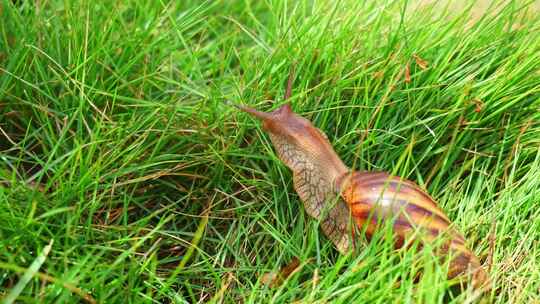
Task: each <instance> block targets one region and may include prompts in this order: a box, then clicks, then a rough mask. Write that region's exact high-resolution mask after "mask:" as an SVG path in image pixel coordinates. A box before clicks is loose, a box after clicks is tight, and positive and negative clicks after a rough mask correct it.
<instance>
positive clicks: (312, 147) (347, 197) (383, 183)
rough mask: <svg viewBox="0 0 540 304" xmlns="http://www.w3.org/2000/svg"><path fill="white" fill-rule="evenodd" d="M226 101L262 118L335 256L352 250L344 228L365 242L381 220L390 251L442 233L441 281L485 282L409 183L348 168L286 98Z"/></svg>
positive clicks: (475, 262)
mask: <svg viewBox="0 0 540 304" xmlns="http://www.w3.org/2000/svg"><path fill="white" fill-rule="evenodd" d="M233 106H235V107H237V108H238V109H240V110H242V111H244V112H247V113H249V114H251V115H252V116H254V117H256V118H258V119H260V120H261V121H262V126H263V129H264V130H265V131H266V132H267V133H268V134H269V136H270V139H271V141H272V144H273V145H274V148H275V150H276V151H277V154H278V156H279V158H280V159H281V160H282V161H283V162H284V163H285V165H286V166H287V167H289V168H290V169H291V170H292V172H293V184H294V189H295V190H296V192H297V193H298V195H299V197H300V199H301V201H302V202H303V204H304V208H305V210H306V212H307V213H308V214H309V215H310V216H312V217H314V218H316V219H318V220H320V223H321V228H322V230H323V232H324V234H325V235H326V236H327V237H328V238H329V239H330V240H331V241H332V243H333V244H334V245H335V247H336V249H337V250H338V251H339V252H340V253H342V254H346V253H348V252H349V251H350V250H351V249H352V246H353V245H354V244H353V241H354V235H353V233H351V232H354V231H355V230H357V231H361V232H362V233H363V234H364V236H365V238H366V239H367V240H370V239H371V237H372V236H373V235H374V234H375V233H376V231H377V229H381V227H382V226H383V225H384V224H386V225H389V227H390V229H391V231H392V232H393V233H392V234H393V236H394V238H393V240H394V243H395V248H401V247H403V246H405V244H408V242H409V241H410V240H411V239H415V238H416V239H420V240H419V242H418V243H419V244H420V246H418V247H422V244H425V243H426V242H431V243H432V244H434V243H435V242H436V240H439V239H441V238H443V236H444V239H443V241H442V242H440V249H439V250H437V251H436V252H437V255H438V256H441V257H448V259H449V268H448V278H449V279H452V278H456V277H457V278H466V277H470V278H472V284H473V286H474V287H475V288H480V287H482V288H485V286H487V284H488V282H489V279H488V275H487V273H486V272H485V271H484V269H483V268H482V266H481V264H480V261H479V259H478V258H477V257H476V256H475V254H474V253H473V252H472V251H471V250H470V249H468V248H467V246H466V245H465V240H464V238H463V236H462V235H461V234H460V233H459V232H458V231H457V230H456V229H455V228H454V227H453V226H452V225H451V221H450V220H449V218H448V217H447V216H446V214H445V213H444V212H443V211H442V210H441V208H439V207H438V206H437V204H436V202H435V201H434V199H433V198H432V197H431V196H430V195H429V194H427V193H426V192H425V191H423V190H422V189H421V188H420V187H419V186H418V185H417V184H416V183H414V182H412V181H408V180H405V179H402V178H400V177H397V176H392V175H390V174H388V173H385V172H358V171H351V170H350V169H349V168H348V167H347V166H346V165H345V164H344V163H343V161H342V160H341V159H340V158H339V156H338V155H337V153H336V152H335V151H334V149H333V148H332V145H331V144H330V141H329V140H328V138H327V136H326V135H325V134H324V133H323V132H322V131H321V130H319V129H318V128H316V127H315V126H313V124H312V123H311V122H310V121H309V120H307V119H306V118H303V117H301V116H299V115H297V114H295V113H294V112H293V111H292V110H291V107H290V105H289V104H288V103H286V104H284V105H283V106H281V107H280V108H278V109H277V110H275V111H273V112H269V113H266V112H260V111H257V110H255V109H253V108H250V107H247V106H243V105H235V104H233ZM336 198H337V199H336ZM389 221H390V222H389ZM351 223H354V224H355V225H351ZM351 226H352V227H354V228H355V229H351ZM437 244H439V243H437Z"/></svg>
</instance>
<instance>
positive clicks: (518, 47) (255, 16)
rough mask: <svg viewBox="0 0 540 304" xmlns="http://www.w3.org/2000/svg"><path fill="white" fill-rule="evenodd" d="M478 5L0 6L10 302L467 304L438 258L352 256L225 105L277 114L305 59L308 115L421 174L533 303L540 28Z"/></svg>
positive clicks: (348, 141) (538, 215)
mask: <svg viewBox="0 0 540 304" xmlns="http://www.w3.org/2000/svg"><path fill="white" fill-rule="evenodd" d="M469 4H470V5H468V6H467V7H466V8H465V6H464V8H460V9H458V10H455V9H452V8H450V7H445V6H442V5H440V4H437V5H420V4H417V3H412V2H407V1H390V0H388V1H372V2H370V1H368V2H366V3H364V1H349V0H344V1H338V2H334V1H327V2H325V1H323V2H320V3H319V2H317V3H313V2H311V1H215V2H214V1H212V2H210V1H209V2H200V1H181V2H180V3H172V2H171V3H165V2H159V3H156V2H151V1H135V0H129V1H121V2H117V3H116V2H114V1H94V2H90V1H64V2H62V1H40V2H36V3H31V2H25V1H21V2H15V3H13V2H11V1H2V2H0V106H1V107H0V127H1V135H0V149H1V152H0V159H1V162H0V223H2V224H1V226H0V248H2V250H0V295H1V296H2V297H4V296H6V295H8V294H10V293H12V292H13V288H14V287H15V286H18V287H17V295H18V298H17V299H18V300H20V301H21V302H47V303H51V302H58V303H61V302H74V301H82V300H84V299H86V300H88V301H92V300H95V301H97V302H108V303H125V302H137V303H138V302H174V303H184V302H206V301H214V302H225V303H234V302H247V303H260V302H278V303H289V302H293V301H303V302H320V303H323V302H335V303H343V302H355V303H356V302H358V303H360V302H380V303H387V302H396V301H399V302H424V303H441V302H452V303H461V302H464V301H470V300H474V299H475V297H476V295H475V294H474V292H473V291H471V290H469V291H466V292H463V293H460V294H450V293H449V292H448V290H449V286H448V282H446V280H445V278H444V270H443V269H441V267H442V266H440V265H436V263H435V264H434V263H432V262H433V257H430V256H429V255H427V254H426V255H425V256H424V257H423V258H422V259H421V261H422V262H425V263H424V265H432V268H431V269H432V270H431V271H425V272H426V273H427V274H426V275H425V276H423V277H422V279H421V280H420V282H418V283H414V272H415V271H416V270H415V269H416V267H417V264H418V260H417V258H413V257H412V253H407V252H395V251H393V250H392V248H391V244H390V243H388V242H385V241H381V242H373V243H370V244H368V245H366V247H365V249H364V250H363V251H362V252H361V254H360V255H359V256H355V257H343V256H339V255H338V254H337V252H336V251H335V250H334V249H333V247H332V246H331V244H330V243H329V242H328V241H327V240H326V238H325V237H324V236H323V235H322V233H321V231H320V229H319V228H318V223H317V222H316V221H314V220H312V219H310V218H308V217H307V215H306V214H305V213H304V212H303V210H302V207H301V205H300V202H299V199H298V197H297V195H296V194H295V193H294V191H293V190H292V179H291V174H290V172H289V171H288V170H287V169H286V168H285V167H284V165H283V164H281V163H280V162H279V161H278V159H277V157H276V155H275V154H274V152H273V150H272V148H271V145H270V143H269V140H268V138H267V137H266V136H265V135H264V134H263V133H262V131H261V129H260V128H259V126H258V124H257V123H256V122H254V121H253V120H251V119H250V118H248V117H247V116H246V115H243V114H238V113H236V112H235V110H234V109H232V108H229V107H227V106H226V105H225V104H224V103H223V101H224V100H235V101H239V102H243V103H246V104H250V105H252V106H254V107H257V108H259V109H261V110H268V109H270V108H273V107H275V105H274V104H272V103H271V102H269V100H270V99H273V100H275V103H277V104H279V103H280V102H281V99H280V98H279V96H283V93H284V90H285V86H286V82H287V77H288V75H289V70H290V69H291V67H292V66H294V67H295V69H296V73H295V75H296V76H295V78H294V82H293V87H294V90H293V94H292V97H291V102H292V105H293V108H294V110H295V111H296V112H298V113H301V114H302V115H303V116H305V117H307V118H309V119H311V120H312V121H313V122H314V124H315V125H316V126H318V127H319V128H321V129H322V130H323V131H324V132H326V133H327V134H328V136H329V138H330V141H331V142H332V143H333V144H334V146H335V148H336V151H337V152H338V154H339V155H341V156H342V157H343V159H344V161H345V162H346V163H347V164H348V165H350V166H353V164H354V167H355V168H356V169H358V170H386V171H393V172H395V173H396V174H399V175H401V176H404V177H407V178H409V179H412V180H415V181H417V182H418V183H419V184H421V185H423V186H425V187H426V188H427V189H428V191H429V192H430V193H431V194H432V195H433V196H434V197H435V198H436V199H437V200H438V202H439V203H440V205H441V207H442V208H443V209H444V210H445V211H446V212H447V214H448V215H449V217H450V218H451V219H452V220H453V221H454V222H455V223H456V226H457V227H458V228H459V229H460V230H461V231H462V232H463V233H464V235H465V236H466V238H467V240H468V245H469V246H470V247H472V248H474V251H475V253H476V254H477V255H478V256H480V257H481V259H482V261H484V263H485V264H486V265H488V267H489V269H490V275H491V278H492V280H493V282H494V287H495V288H494V290H493V291H492V292H491V293H490V294H488V295H487V296H486V297H487V299H491V300H492V301H493V302H495V303H508V302H515V303H519V302H521V303H530V302H534V301H539V300H540V298H539V296H538V295H539V289H540V271H539V269H540V251H539V250H538V248H539V247H538V245H539V243H538V242H539V241H540V211H539V209H538V208H537V205H538V203H539V199H540V152H539V147H540V125H539V122H540V111H539V109H540V102H539V91H540V74H539V68H540V35H538V29H539V26H540V22H539V21H540V19H539V17H538V16H539V15H538V14H535V13H534V7H532V6H531V5H527V4H523V3H521V2H518V1H505V2H500V3H494V4H493V5H492V6H491V7H490V8H488V9H487V11H485V12H482V13H480V14H479V13H478V12H477V11H475V7H474V6H473V5H472V2H470V3H469ZM473 16H474V17H473ZM52 240H54V242H52ZM51 242H52V244H53V245H52V247H51V248H50V252H49V251H47V253H48V254H47V255H46V257H45V256H44V257H43V259H44V260H43V261H40V262H42V264H40V265H41V266H40V268H39V270H37V272H34V270H35V269H32V272H33V273H34V275H33V278H31V279H30V280H28V281H25V282H26V283H25V285H24V286H23V287H24V288H23V289H20V287H21V285H20V284H19V285H17V283H18V282H20V278H21V277H22V276H23V274H24V273H25V272H27V270H28V269H29V267H30V265H32V264H33V262H34V261H35V260H36V258H37V257H38V256H40V254H41V253H42V252H43V251H44V248H45V247H46V246H47V245H48V244H50V243H51ZM295 257H297V258H298V259H299V263H300V265H301V268H299V270H298V271H297V272H295V273H294V274H293V275H292V276H291V277H290V278H289V279H288V280H287V281H286V282H285V283H284V284H283V285H281V286H279V287H275V288H270V287H268V286H265V285H264V284H263V280H262V277H263V274H264V273H266V272H269V271H276V270H278V269H280V268H281V267H282V266H284V265H287V264H288V263H289V262H290V261H291V260H292V259H293V258H295ZM34 265H35V263H34ZM426 267H427V266H426ZM398 283H399V284H398Z"/></svg>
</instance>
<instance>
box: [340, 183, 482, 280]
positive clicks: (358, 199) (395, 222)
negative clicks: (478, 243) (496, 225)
mask: <svg viewBox="0 0 540 304" xmlns="http://www.w3.org/2000/svg"><path fill="white" fill-rule="evenodd" d="M337 188H338V189H340V191H341V197H342V198H343V200H344V201H345V202H346V204H347V206H348V207H349V209H350V211H351V216H352V218H353V220H354V222H355V223H356V225H357V226H358V228H359V229H360V231H364V233H365V236H366V238H367V239H368V240H369V239H371V238H372V236H373V235H374V234H375V232H376V231H378V230H380V229H381V227H383V226H384V225H387V224H389V225H391V228H392V231H393V234H394V245H395V247H396V248H401V247H403V246H404V245H406V244H411V242H410V241H412V240H415V239H418V240H419V241H420V247H422V244H425V243H426V242H430V243H432V244H434V245H436V246H437V248H436V249H437V250H436V252H437V254H438V255H439V256H441V257H449V258H450V266H449V272H448V277H449V278H454V277H456V276H459V275H462V274H468V273H471V274H472V276H473V285H475V286H480V285H482V284H483V283H484V282H486V281H487V275H486V273H485V272H484V270H483V269H482V267H481V265H480V262H479V260H478V258H477V257H476V256H475V254H474V253H473V252H471V250H469V249H468V248H467V246H466V245H465V239H464V238H463V236H462V235H461V234H460V233H459V232H458V231H457V230H456V229H455V228H454V227H453V226H452V225H451V221H450V220H449V219H448V217H447V216H446V214H444V212H443V211H442V210H441V209H440V208H439V207H438V206H437V204H436V203H435V201H434V200H433V199H432V198H431V197H430V196H429V195H428V194H427V193H426V192H424V191H423V190H422V189H421V188H420V187H419V186H418V185H416V184H415V183H413V182H411V181H408V180H404V179H401V178H400V177H397V176H391V175H389V174H387V173H384V172H354V173H352V174H346V175H344V176H343V177H341V178H339V179H338V180H337ZM388 221H390V222H388Z"/></svg>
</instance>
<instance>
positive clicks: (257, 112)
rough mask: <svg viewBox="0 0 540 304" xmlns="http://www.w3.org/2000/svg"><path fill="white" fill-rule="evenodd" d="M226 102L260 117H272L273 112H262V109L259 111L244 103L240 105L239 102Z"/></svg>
mask: <svg viewBox="0 0 540 304" xmlns="http://www.w3.org/2000/svg"><path fill="white" fill-rule="evenodd" d="M225 103H226V104H228V105H230V106H233V107H235V108H237V109H239V110H241V111H243V112H246V113H249V114H251V115H253V116H255V117H257V118H259V119H270V118H271V117H272V115H271V114H269V113H265V112H261V111H257V110H255V109H253V108H251V107H248V106H244V105H239V104H235V103H232V102H230V101H226V102H225Z"/></svg>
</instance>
